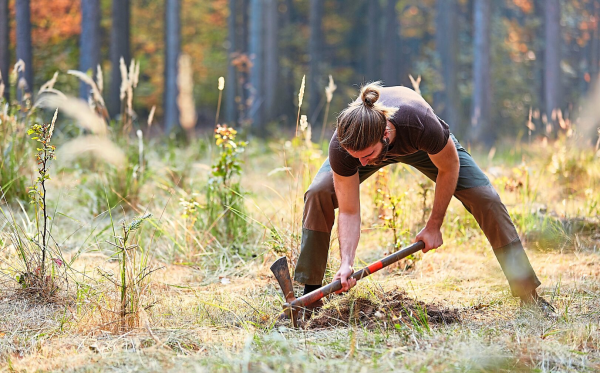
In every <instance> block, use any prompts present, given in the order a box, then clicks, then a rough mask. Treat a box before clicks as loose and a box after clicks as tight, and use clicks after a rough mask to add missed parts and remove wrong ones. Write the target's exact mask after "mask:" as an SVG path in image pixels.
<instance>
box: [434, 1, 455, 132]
mask: <svg viewBox="0 0 600 373" xmlns="http://www.w3.org/2000/svg"><path fill="white" fill-rule="evenodd" d="M457 6H458V4H457V3H456V0H437V2H436V11H437V14H436V20H435V27H436V31H435V45H436V50H437V53H438V57H439V59H440V68H441V75H442V79H443V82H444V88H443V90H442V91H440V92H436V93H435V94H434V103H435V106H436V111H437V113H438V115H439V116H440V117H441V118H442V119H444V120H445V121H447V123H448V124H449V125H450V129H451V130H452V131H456V129H457V128H458V127H459V123H460V116H459V102H458V99H459V94H458V84H457V80H456V75H457V51H458V22H457V21H458V9H457Z"/></svg>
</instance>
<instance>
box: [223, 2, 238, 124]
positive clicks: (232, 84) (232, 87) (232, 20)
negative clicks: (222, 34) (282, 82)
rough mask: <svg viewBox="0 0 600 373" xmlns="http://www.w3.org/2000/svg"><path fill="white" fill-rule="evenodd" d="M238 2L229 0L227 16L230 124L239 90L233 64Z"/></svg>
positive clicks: (226, 98) (227, 95) (228, 108)
mask: <svg viewBox="0 0 600 373" xmlns="http://www.w3.org/2000/svg"><path fill="white" fill-rule="evenodd" d="M236 3H237V0H229V17H228V18H227V31H228V37H227V38H228V41H229V48H228V49H227V80H226V83H225V121H226V122H228V123H229V124H230V125H233V123H235V121H236V115H235V113H236V110H235V106H236V104H235V97H236V91H237V90H236V86H237V74H236V68H235V66H234V64H233V58H234V55H235V53H238V52H239V50H238V37H237V22H236V21H237V15H238V14H237V4H236Z"/></svg>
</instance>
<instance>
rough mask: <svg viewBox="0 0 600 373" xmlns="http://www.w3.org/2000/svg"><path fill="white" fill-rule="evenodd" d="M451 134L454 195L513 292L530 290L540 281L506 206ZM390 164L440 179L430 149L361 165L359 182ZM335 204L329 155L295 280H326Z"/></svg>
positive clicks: (310, 197)
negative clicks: (454, 157) (457, 164)
mask: <svg viewBox="0 0 600 373" xmlns="http://www.w3.org/2000/svg"><path fill="white" fill-rule="evenodd" d="M451 139H452V140H453V141H454V143H455V145H456V149H457V151H458V157H459V160H460V170H459V174H458V183H457V186H456V191H455V193H454V196H455V197H456V198H458V200H460V201H461V202H462V204H463V205H464V206H465V208H466V209H467V210H468V211H469V212H470V213H471V214H472V215H473V216H474V217H475V220H476V221H477V223H478V224H479V227H480V228H481V229H482V231H483V233H484V234H485V235H486V237H487V239H488V241H489V243H490V245H491V246H492V249H493V250H494V254H495V255H496V258H497V259H498V262H499V263H500V266H501V267H502V271H503V272H504V274H505V276H506V278H507V280H508V283H509V286H510V289H511V292H512V294H513V296H521V295H523V296H524V295H527V294H529V293H531V292H532V291H533V290H535V289H536V288H537V287H538V286H539V285H540V281H539V280H538V278H537V276H536V274H535V272H534V270H533V268H532V267H531V264H530V262H529V259H528V258H527V254H526V253H525V250H524V249H523V245H522V244H521V240H520V239H519V235H518V233H517V230H516V229H515V226H514V224H513V222H512V220H511V218H510V216H509V214H508V211H507V210H506V207H505V206H504V204H503V203H502V201H501V200H500V197H499V196H498V193H497V192H496V190H495V189H494V187H493V186H492V185H491V184H490V181H489V179H488V178H487V176H485V174H484V173H483V172H482V171H481V169H480V168H479V166H477V164H476V163H475V161H474V160H473V158H472V157H471V155H470V154H469V153H467V151H466V150H465V149H464V148H463V147H462V146H461V145H460V143H459V142H458V141H457V140H456V138H455V137H454V136H453V135H451ZM392 163H405V164H408V165H410V166H412V167H414V168H416V169H417V170H419V171H420V172H422V173H423V174H424V175H425V176H427V177H428V178H430V179H431V180H433V181H434V182H435V181H436V178H437V174H438V169H437V167H436V166H435V165H434V164H433V162H432V161H431V159H430V158H429V156H428V155H427V153H425V152H423V151H419V152H417V153H414V154H411V155H407V156H397V157H393V158H390V159H387V160H386V161H384V162H383V163H382V164H379V165H376V166H363V167H360V168H359V169H358V173H359V178H360V182H361V183H362V182H363V181H364V180H366V179H367V178H368V177H369V176H371V175H373V174H374V173H375V172H377V170H379V169H380V168H381V167H384V166H387V165H388V164H392ZM337 207H338V203H337V198H336V196H335V190H334V187H333V173H332V171H331V166H330V165H329V159H327V160H326V161H325V163H323V166H321V169H320V170H319V172H318V173H317V175H316V176H315V179H314V180H313V182H312V184H311V185H310V187H309V188H308V190H307V191H306V193H305V194H304V215H303V219H302V241H301V252H300V256H299V258H298V262H297V263H296V270H295V275H294V278H295V280H296V281H298V282H300V283H303V284H310V285H318V284H321V283H322V281H323V277H324V275H325V268H326V266H327V257H328V255H329V242H330V237H331V230H332V228H333V223H334V220H335V209H336V208H337Z"/></svg>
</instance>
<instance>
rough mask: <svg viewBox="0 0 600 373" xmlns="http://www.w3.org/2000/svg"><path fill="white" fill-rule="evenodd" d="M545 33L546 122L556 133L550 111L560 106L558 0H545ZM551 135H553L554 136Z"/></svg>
mask: <svg viewBox="0 0 600 373" xmlns="http://www.w3.org/2000/svg"><path fill="white" fill-rule="evenodd" d="M544 7H545V9H544V22H545V27H544V29H545V30H546V35H545V56H544V57H545V58H544V61H545V69H544V71H545V73H544V76H545V79H544V81H545V99H546V100H545V101H546V116H547V118H548V123H549V124H551V125H552V127H553V128H552V133H553V134H554V135H556V129H557V128H556V120H555V119H556V118H553V117H552V112H553V111H554V110H556V109H560V107H561V102H560V101H561V84H560V80H561V74H560V48H561V45H562V43H561V36H560V2H559V0H546V1H545V3H544ZM554 135H553V136H554Z"/></svg>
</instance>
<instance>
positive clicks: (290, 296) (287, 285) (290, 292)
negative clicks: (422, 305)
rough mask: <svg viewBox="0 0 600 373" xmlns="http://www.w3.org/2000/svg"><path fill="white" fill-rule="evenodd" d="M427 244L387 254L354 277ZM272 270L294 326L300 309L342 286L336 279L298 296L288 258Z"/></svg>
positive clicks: (353, 275)
mask: <svg viewBox="0 0 600 373" xmlns="http://www.w3.org/2000/svg"><path fill="white" fill-rule="evenodd" d="M424 247H425V244H424V243H423V241H419V242H416V243H414V244H412V245H410V246H408V247H405V248H403V249H400V250H398V251H396V252H395V253H393V254H391V255H388V256H386V257H385V258H383V259H381V260H378V261H376V262H374V263H372V264H370V265H368V266H366V267H365V268H363V269H361V270H360V271H357V272H354V273H353V274H352V276H350V277H351V278H353V279H356V281H358V280H362V279H363V278H365V277H367V276H368V275H370V274H372V273H375V272H377V271H379V270H380V269H382V268H385V267H387V266H389V265H390V264H393V263H396V262H397V261H399V260H400V259H403V258H406V257H407V256H409V255H412V254H414V253H416V252H418V251H421V250H423V248H424ZM271 272H273V274H274V275H275V278H276V279H277V282H279V286H281V290H283V296H284V297H285V303H284V304H283V314H284V315H285V316H286V317H287V318H289V319H290V320H292V325H293V326H294V327H297V326H298V311H299V310H300V309H302V308H304V307H306V306H307V305H309V304H312V303H314V302H316V301H318V300H319V299H321V298H323V297H326V296H328V295H329V294H331V293H335V292H336V291H338V290H340V289H341V288H342V282H341V281H340V280H337V281H334V282H332V283H331V284H329V285H325V286H323V287H321V288H318V289H317V290H314V291H311V292H310V293H308V294H306V295H304V296H302V297H300V298H296V296H295V295H294V286H293V284H292V278H291V276H290V269H289V267H288V263H287V258H286V257H285V256H284V257H282V258H279V259H277V261H275V263H273V265H272V266H271Z"/></svg>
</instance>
